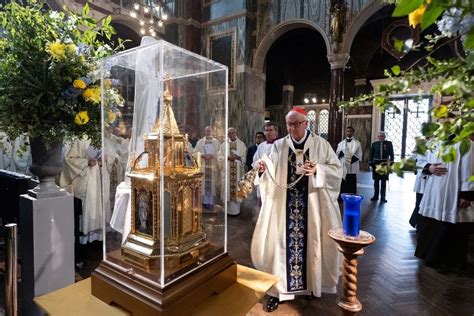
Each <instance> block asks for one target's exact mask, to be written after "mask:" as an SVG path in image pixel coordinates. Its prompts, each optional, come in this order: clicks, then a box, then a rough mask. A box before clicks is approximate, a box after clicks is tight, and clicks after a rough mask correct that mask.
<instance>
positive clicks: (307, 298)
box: [304, 294, 316, 301]
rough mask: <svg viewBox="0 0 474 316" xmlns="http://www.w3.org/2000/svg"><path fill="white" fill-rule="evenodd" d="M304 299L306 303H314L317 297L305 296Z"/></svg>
mask: <svg viewBox="0 0 474 316" xmlns="http://www.w3.org/2000/svg"><path fill="white" fill-rule="evenodd" d="M304 299H305V300H306V301H314V300H315V299H316V296H314V295H312V294H311V295H304Z"/></svg>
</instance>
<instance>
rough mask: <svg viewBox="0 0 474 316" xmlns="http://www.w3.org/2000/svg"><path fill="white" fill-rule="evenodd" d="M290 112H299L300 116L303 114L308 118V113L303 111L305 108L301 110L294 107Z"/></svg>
mask: <svg viewBox="0 0 474 316" xmlns="http://www.w3.org/2000/svg"><path fill="white" fill-rule="evenodd" d="M290 112H298V113H300V114H303V115H304V116H308V113H306V111H305V110H304V109H303V108H300V107H298V106H294V107H293V108H292V109H291V110H290Z"/></svg>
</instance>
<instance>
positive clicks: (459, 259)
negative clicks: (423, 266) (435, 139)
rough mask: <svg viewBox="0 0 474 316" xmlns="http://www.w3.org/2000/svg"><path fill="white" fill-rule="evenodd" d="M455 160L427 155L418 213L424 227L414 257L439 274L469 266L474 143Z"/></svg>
mask: <svg viewBox="0 0 474 316" xmlns="http://www.w3.org/2000/svg"><path fill="white" fill-rule="evenodd" d="M473 138H474V137H471V139H473ZM459 146H460V143H458V144H456V145H455V148H456V152H457V155H456V159H455V160H454V161H453V162H450V163H447V164H445V163H443V162H442V161H441V160H440V159H439V158H438V157H437V155H436V154H434V153H428V154H427V157H426V159H427V163H428V164H429V165H428V167H427V168H426V169H427V174H428V178H427V180H426V185H425V190H424V193H423V198H422V199H421V203H420V210H419V214H420V215H422V216H423V224H422V226H421V228H420V229H419V231H418V242H417V247H416V252H415V255H416V256H417V257H418V258H421V259H423V260H425V262H426V263H427V264H428V265H430V266H432V267H434V268H436V269H438V271H439V272H441V273H442V272H449V271H453V270H454V271H459V270H463V269H464V268H465V267H466V261H467V251H468V241H469V232H470V231H472V230H473V227H474V207H473V200H474V182H473V181H469V177H471V176H472V174H473V172H474V159H473V158H474V144H473V142H472V141H471V144H470V147H469V150H468V151H467V153H466V154H464V155H461V153H460V150H459Z"/></svg>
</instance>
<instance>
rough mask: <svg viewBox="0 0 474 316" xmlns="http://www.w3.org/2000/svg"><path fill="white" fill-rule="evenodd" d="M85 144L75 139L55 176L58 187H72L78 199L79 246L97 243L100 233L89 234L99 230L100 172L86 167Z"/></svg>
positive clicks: (96, 168)
mask: <svg viewBox="0 0 474 316" xmlns="http://www.w3.org/2000/svg"><path fill="white" fill-rule="evenodd" d="M89 145H90V140H88V139H83V140H77V141H75V142H74V143H73V144H72V146H71V148H70V149H69V151H67V152H66V156H65V158H64V163H63V171H62V172H61V174H60V177H59V186H61V187H63V188H66V187H68V186H69V185H72V188H73V194H74V196H75V197H77V198H79V199H81V200H82V216H81V221H80V231H81V232H82V233H83V234H84V235H85V237H84V238H81V243H87V242H92V241H94V240H96V239H99V240H100V239H101V236H100V231H98V232H97V234H90V233H92V232H94V231H97V230H99V229H100V228H102V195H101V191H102V190H101V186H100V169H99V164H96V165H95V166H89V155H88V153H87V149H88V148H89Z"/></svg>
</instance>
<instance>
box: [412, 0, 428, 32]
mask: <svg viewBox="0 0 474 316" xmlns="http://www.w3.org/2000/svg"><path fill="white" fill-rule="evenodd" d="M428 3H429V2H428ZM425 11H426V6H425V5H424V4H422V5H420V6H419V7H418V9H416V10H415V11H412V12H411V13H410V14H408V23H409V24H410V25H411V26H412V27H413V28H415V27H416V26H417V25H418V24H419V23H420V22H421V19H422V18H423V14H425Z"/></svg>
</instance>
